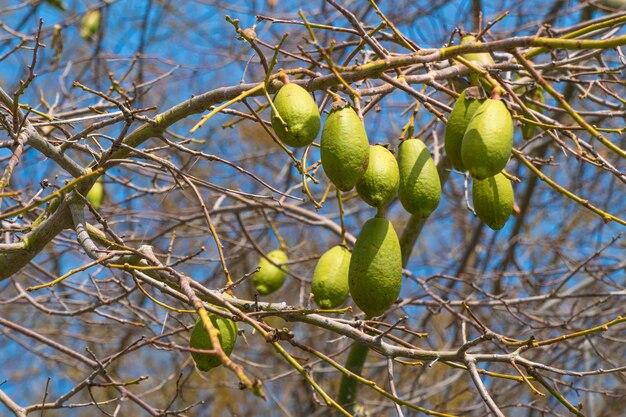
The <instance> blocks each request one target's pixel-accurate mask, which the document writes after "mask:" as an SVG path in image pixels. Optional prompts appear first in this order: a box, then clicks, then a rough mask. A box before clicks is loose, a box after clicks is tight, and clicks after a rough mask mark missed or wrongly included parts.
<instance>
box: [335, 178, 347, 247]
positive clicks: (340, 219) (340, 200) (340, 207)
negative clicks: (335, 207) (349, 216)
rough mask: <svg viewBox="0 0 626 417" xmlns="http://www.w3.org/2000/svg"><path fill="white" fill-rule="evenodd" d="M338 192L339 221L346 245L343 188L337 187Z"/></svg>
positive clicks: (343, 241)
mask: <svg viewBox="0 0 626 417" xmlns="http://www.w3.org/2000/svg"><path fill="white" fill-rule="evenodd" d="M336 192H337V204H339V221H340V222H341V244H342V245H343V246H346V243H347V242H346V225H345V223H344V221H343V214H344V212H343V200H342V199H341V190H340V189H339V188H337V189H336Z"/></svg>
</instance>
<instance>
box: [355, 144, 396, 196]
mask: <svg viewBox="0 0 626 417" xmlns="http://www.w3.org/2000/svg"><path fill="white" fill-rule="evenodd" d="M399 185H400V171H399V169H398V162H396V158H395V157H394V156H393V154H392V153H391V152H389V150H388V149H387V148H385V147H384V146H380V145H373V146H370V155H369V162H368V164H367V169H366V170H365V174H363V176H362V177H361V179H360V180H359V182H357V183H356V191H357V192H358V193H359V196H360V197H361V198H362V199H363V201H365V202H366V203H367V204H369V205H370V206H372V207H377V208H384V207H386V206H387V205H388V204H389V203H390V202H391V200H393V198H394V197H395V196H396V193H397V192H398V187H399Z"/></svg>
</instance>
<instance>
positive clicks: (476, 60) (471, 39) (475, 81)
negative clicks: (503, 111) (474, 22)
mask: <svg viewBox="0 0 626 417" xmlns="http://www.w3.org/2000/svg"><path fill="white" fill-rule="evenodd" d="M469 43H476V44H479V45H480V44H481V43H482V42H480V41H479V40H477V39H476V37H475V36H474V35H466V36H463V37H462V38H461V45H467V44H469ZM461 57H462V58H465V59H467V60H468V61H470V62H471V63H473V64H478V66H480V67H484V66H490V65H493V64H495V62H494V61H493V58H492V57H491V55H490V54H489V53H488V52H470V53H467V54H462V55H461ZM469 77H470V82H471V83H472V85H476V86H479V85H481V81H482V84H483V86H484V87H485V89H487V91H488V92H489V91H490V90H491V85H489V83H487V82H485V81H484V80H482V77H481V76H480V75H479V74H477V73H476V72H474V71H470V76H469Z"/></svg>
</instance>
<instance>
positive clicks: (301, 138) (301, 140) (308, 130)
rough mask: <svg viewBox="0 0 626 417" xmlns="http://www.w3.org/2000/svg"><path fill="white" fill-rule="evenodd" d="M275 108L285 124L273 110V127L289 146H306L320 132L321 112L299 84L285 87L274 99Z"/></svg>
mask: <svg viewBox="0 0 626 417" xmlns="http://www.w3.org/2000/svg"><path fill="white" fill-rule="evenodd" d="M273 101H274V107H275V108H276V110H278V114H280V117H281V118H282V119H283V121H284V122H285V124H284V125H283V123H282V122H281V121H280V119H279V118H278V117H277V115H276V112H275V111H274V110H272V127H273V128H274V132H276V135H278V137H279V138H280V140H282V141H283V142H284V143H286V144H287V145H289V146H306V145H308V144H310V143H311V142H313V139H315V137H316V136H317V132H319V130H320V112H319V110H318V109H317V104H315V100H313V97H312V96H311V94H309V92H308V91H306V90H305V89H304V88H302V87H300V86H299V85H298V84H294V83H290V82H288V83H287V84H285V85H283V86H282V87H281V88H280V90H278V93H276V96H275V97H274V100H273Z"/></svg>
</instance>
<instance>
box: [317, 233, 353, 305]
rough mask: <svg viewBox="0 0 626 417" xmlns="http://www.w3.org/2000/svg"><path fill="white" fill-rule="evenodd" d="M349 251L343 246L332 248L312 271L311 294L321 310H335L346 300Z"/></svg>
mask: <svg viewBox="0 0 626 417" xmlns="http://www.w3.org/2000/svg"><path fill="white" fill-rule="evenodd" d="M349 266H350V251H349V250H348V249H347V248H345V247H344V246H341V245H337V246H333V247H332V248H330V249H329V250H327V251H326V252H324V254H323V255H322V256H321V257H320V259H319V261H317V265H316V266H315V270H314V271H313V281H312V282H311V292H312V293H313V298H314V299H315V302H316V303H317V305H318V306H320V307H321V308H335V307H338V306H340V305H342V304H343V303H344V302H345V301H346V298H348V291H349V288H348V268H349Z"/></svg>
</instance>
